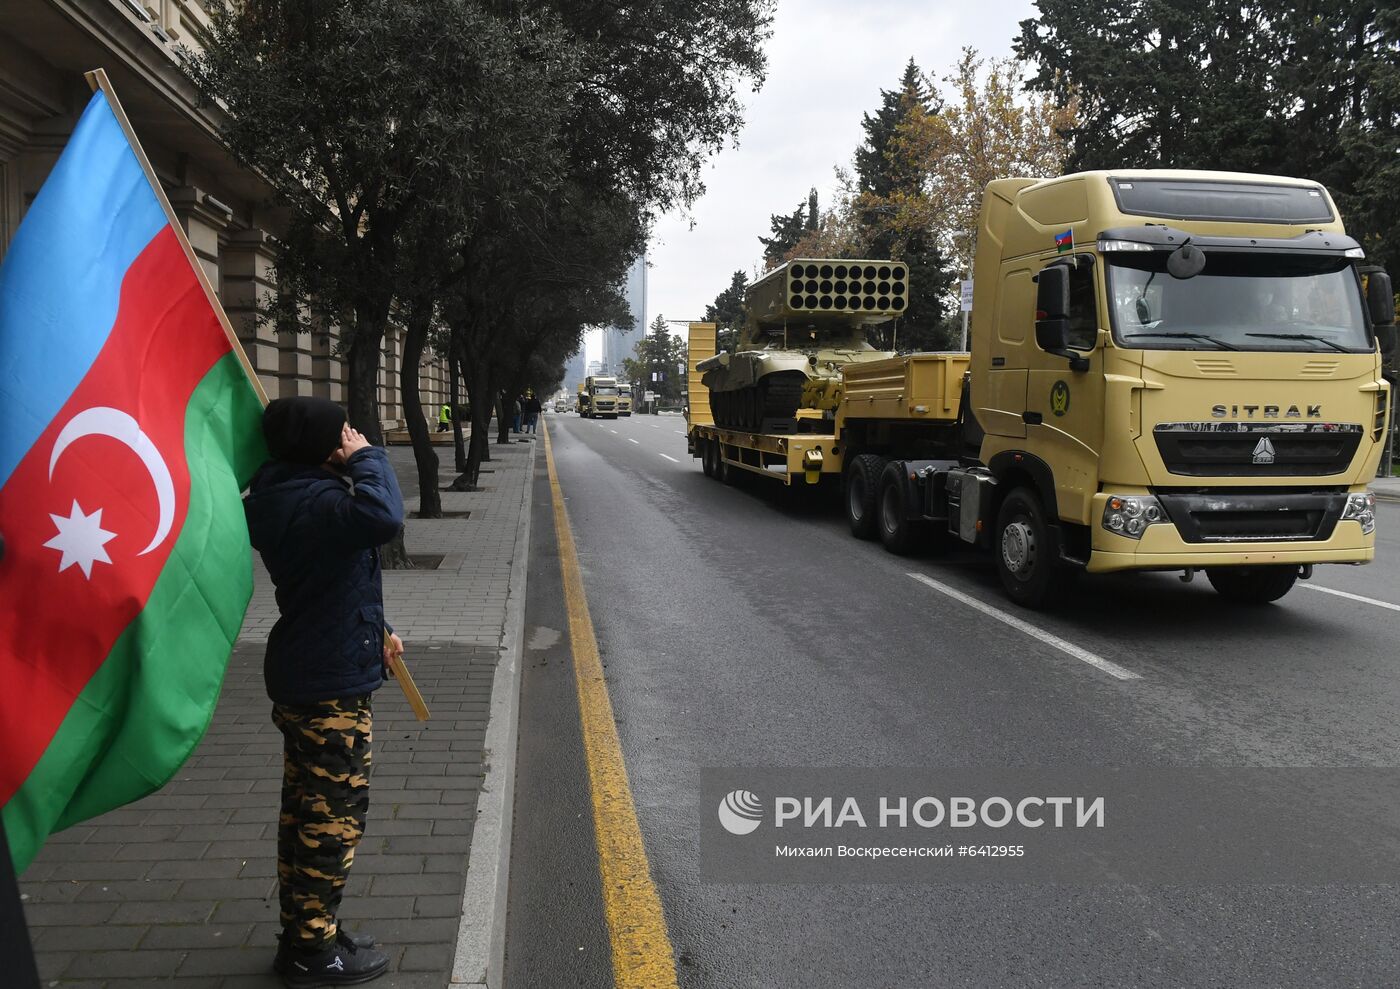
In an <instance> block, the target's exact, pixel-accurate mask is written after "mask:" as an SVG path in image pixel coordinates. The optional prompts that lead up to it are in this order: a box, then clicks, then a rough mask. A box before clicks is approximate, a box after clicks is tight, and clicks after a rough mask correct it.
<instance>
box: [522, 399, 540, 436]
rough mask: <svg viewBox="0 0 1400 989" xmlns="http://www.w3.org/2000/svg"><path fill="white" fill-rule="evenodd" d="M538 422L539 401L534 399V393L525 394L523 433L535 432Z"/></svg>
mask: <svg viewBox="0 0 1400 989" xmlns="http://www.w3.org/2000/svg"><path fill="white" fill-rule="evenodd" d="M539 420H540V400H539V399H538V398H536V397H535V394H534V392H527V393H526V396H525V432H527V433H534V432H536V428H535V427H536V424H537V423H538V422H539Z"/></svg>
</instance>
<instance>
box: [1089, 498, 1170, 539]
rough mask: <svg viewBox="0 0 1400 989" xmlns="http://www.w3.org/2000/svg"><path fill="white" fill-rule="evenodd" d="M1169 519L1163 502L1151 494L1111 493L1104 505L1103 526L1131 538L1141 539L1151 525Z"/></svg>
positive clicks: (1117, 534)
mask: <svg viewBox="0 0 1400 989" xmlns="http://www.w3.org/2000/svg"><path fill="white" fill-rule="evenodd" d="M1167 521H1168V519H1167V513H1166V512H1164V511H1163V510H1162V504H1161V502H1159V501H1158V500H1157V499H1156V498H1154V497H1152V496H1151V495H1109V496H1108V502H1107V504H1105V505H1104V507H1103V527H1104V528H1105V529H1107V530H1108V531H1109V532H1111V533H1113V534H1114V535H1116V536H1127V537H1128V538H1129V539H1141V538H1142V534H1143V533H1144V532H1146V531H1147V527H1148V526H1149V525H1157V524H1159V523H1162V522H1167Z"/></svg>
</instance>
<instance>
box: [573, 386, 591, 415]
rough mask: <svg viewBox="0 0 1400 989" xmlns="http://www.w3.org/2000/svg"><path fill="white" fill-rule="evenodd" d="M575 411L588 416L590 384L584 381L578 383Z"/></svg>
mask: <svg viewBox="0 0 1400 989" xmlns="http://www.w3.org/2000/svg"><path fill="white" fill-rule="evenodd" d="M574 411H575V412H577V413H578V414H579V415H581V416H583V418H585V419H587V418H588V386H587V385H586V384H585V383H584V382H582V381H580V382H579V383H578V394H577V395H575V396H574Z"/></svg>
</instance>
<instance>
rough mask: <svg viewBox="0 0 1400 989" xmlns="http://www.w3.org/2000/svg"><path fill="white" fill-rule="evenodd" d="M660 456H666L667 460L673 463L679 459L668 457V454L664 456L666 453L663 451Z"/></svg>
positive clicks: (676, 462)
mask: <svg viewBox="0 0 1400 989" xmlns="http://www.w3.org/2000/svg"><path fill="white" fill-rule="evenodd" d="M662 456H663V457H666V459H667V460H669V461H671V463H673V464H678V463H680V461H679V460H677V459H676V458H675V457H668V456H666V454H664V453H663V454H662Z"/></svg>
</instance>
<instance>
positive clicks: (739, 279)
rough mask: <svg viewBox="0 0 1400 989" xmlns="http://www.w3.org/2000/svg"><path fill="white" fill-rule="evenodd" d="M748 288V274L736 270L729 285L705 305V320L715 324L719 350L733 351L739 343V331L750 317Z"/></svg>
mask: <svg viewBox="0 0 1400 989" xmlns="http://www.w3.org/2000/svg"><path fill="white" fill-rule="evenodd" d="M748 288H749V278H748V276H747V275H745V274H744V273H743V271H736V272H734V277H733V278H732V279H730V282H729V287H728V288H727V289H725V290H724V291H723V292H721V293H720V294H719V295H717V296H715V301H714V302H712V303H711V304H710V305H708V306H706V307H705V322H707V323H714V324H715V337H716V341H717V345H718V347H717V349H718V350H727V351H730V352H731V353H732V352H733V350H734V347H735V345H736V344H737V343H738V340H739V331H740V330H741V329H743V326H744V320H746V319H748V311H749V310H748V306H746V305H745V304H744V293H745V292H747V291H748Z"/></svg>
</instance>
